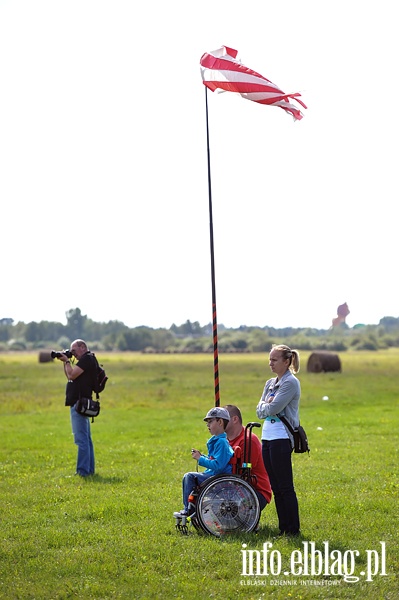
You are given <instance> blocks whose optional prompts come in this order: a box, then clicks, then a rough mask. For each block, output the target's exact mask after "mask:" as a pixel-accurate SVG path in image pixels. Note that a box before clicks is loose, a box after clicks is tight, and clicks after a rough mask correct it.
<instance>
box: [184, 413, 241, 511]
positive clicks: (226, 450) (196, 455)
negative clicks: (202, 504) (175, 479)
mask: <svg viewBox="0 0 399 600" xmlns="http://www.w3.org/2000/svg"><path fill="white" fill-rule="evenodd" d="M204 421H205V422H206V424H207V426H208V430H209V432H210V433H211V434H212V437H210V438H209V440H208V441H207V444H206V445H207V448H208V455H207V456H205V455H204V454H201V452H200V451H199V450H195V449H194V448H193V449H192V450H191V456H192V458H193V459H194V460H196V461H197V463H198V466H200V467H205V471H204V472H203V473H198V472H189V473H185V475H184V476H183V482H182V485H183V505H184V507H183V508H182V510H180V511H178V512H175V513H173V516H174V517H184V516H187V515H188V514H189V495H190V493H191V491H192V490H193V488H194V487H195V485H196V483H198V484H201V483H203V482H204V481H205V480H206V479H208V478H209V477H212V476H213V475H219V474H221V473H231V472H232V466H231V464H230V459H231V457H232V456H233V454H234V450H233V449H232V447H231V446H230V444H229V441H228V439H227V435H226V432H225V429H226V427H227V424H228V422H229V421H230V415H229V412H228V410H226V409H225V408H220V407H215V408H211V410H209V411H208V413H207V415H206V417H204Z"/></svg>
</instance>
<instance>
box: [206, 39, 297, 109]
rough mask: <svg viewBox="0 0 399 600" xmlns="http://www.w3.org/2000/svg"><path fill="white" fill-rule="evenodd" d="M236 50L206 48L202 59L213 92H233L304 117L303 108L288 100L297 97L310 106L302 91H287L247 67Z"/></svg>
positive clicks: (224, 47)
mask: <svg viewBox="0 0 399 600" xmlns="http://www.w3.org/2000/svg"><path fill="white" fill-rule="evenodd" d="M237 54H238V52H237V50H233V49H232V48H228V47H227V46H222V47H221V48H219V49H218V50H213V51H212V52H205V54H203V55H202V57H201V60H200V65H201V76H202V80H203V83H204V85H206V87H207V88H208V89H210V90H211V91H212V92H214V91H217V92H234V93H236V94H240V95H241V96H242V97H243V98H245V99H246V100H252V101H253V102H258V103H259V104H268V105H270V106H278V107H279V108H282V109H283V110H285V111H286V112H287V113H290V114H291V115H292V116H293V117H294V120H299V119H302V117H303V114H302V113H301V111H300V109H299V108H297V106H295V105H294V104H291V103H290V102H289V99H290V100H295V101H296V102H298V103H299V104H300V105H301V106H302V107H303V108H307V107H306V105H305V104H304V103H303V102H302V100H299V96H300V95H301V94H299V93H295V94H285V93H284V92H283V91H282V90H280V89H279V88H278V87H277V86H276V85H274V83H272V82H271V81H269V80H268V79H266V77H263V76H262V75H260V74H259V73H256V71H252V69H248V67H245V66H244V65H243V64H242V63H241V61H240V60H238V59H237Z"/></svg>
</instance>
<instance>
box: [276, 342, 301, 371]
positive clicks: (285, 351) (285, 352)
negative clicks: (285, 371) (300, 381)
mask: <svg viewBox="0 0 399 600" xmlns="http://www.w3.org/2000/svg"><path fill="white" fill-rule="evenodd" d="M272 350H279V351H280V352H281V355H282V357H283V359H284V360H289V361H290V364H289V366H288V368H289V370H290V371H291V372H292V373H298V372H299V369H300V365H299V352H298V350H291V348H290V347H289V346H286V345H285V344H273V346H272Z"/></svg>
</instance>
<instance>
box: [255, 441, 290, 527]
mask: <svg viewBox="0 0 399 600" xmlns="http://www.w3.org/2000/svg"><path fill="white" fill-rule="evenodd" d="M291 453H292V448H291V442H290V440H289V439H281V440H270V441H268V440H262V456H263V462H264V463H265V467H266V471H267V474H268V475H269V479H270V485H271V488H272V491H273V495H274V502H275V505H276V510H277V516H278V522H279V527H280V533H288V534H291V535H296V534H298V533H299V510H298V500H297V497H296V493H295V489H294V481H293V475H292V463H291Z"/></svg>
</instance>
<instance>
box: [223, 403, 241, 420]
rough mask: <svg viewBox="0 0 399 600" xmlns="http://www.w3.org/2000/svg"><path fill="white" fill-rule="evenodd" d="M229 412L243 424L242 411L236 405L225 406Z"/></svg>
mask: <svg viewBox="0 0 399 600" xmlns="http://www.w3.org/2000/svg"><path fill="white" fill-rule="evenodd" d="M223 408H225V409H226V410H228V412H229V415H230V417H238V419H239V421H240V423H242V415H241V411H240V409H239V408H238V406H236V405H235V404H225V405H224V407H223Z"/></svg>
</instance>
